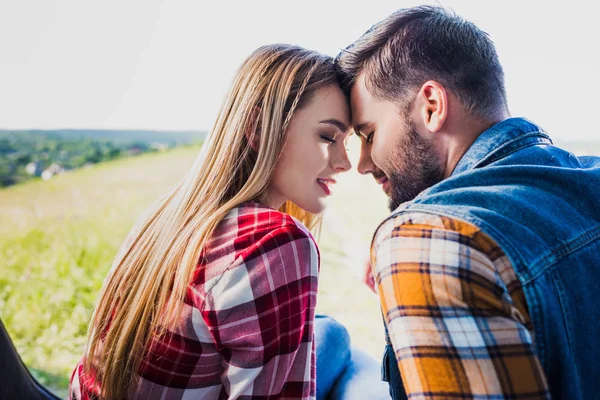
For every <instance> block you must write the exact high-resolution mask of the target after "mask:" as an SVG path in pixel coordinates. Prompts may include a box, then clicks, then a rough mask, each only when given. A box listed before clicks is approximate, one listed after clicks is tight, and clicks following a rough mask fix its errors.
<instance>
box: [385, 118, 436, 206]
mask: <svg viewBox="0 0 600 400" xmlns="http://www.w3.org/2000/svg"><path fill="white" fill-rule="evenodd" d="M406 121H408V122H407V124H406V129H405V130H404V132H401V133H400V135H399V136H398V141H397V142H396V144H395V146H394V152H393V155H392V157H393V158H392V160H391V163H390V172H389V175H388V179H389V180H390V200H389V208H390V211H393V210H395V209H396V208H398V206H399V205H400V204H402V203H404V202H406V201H410V200H412V199H414V198H415V197H417V195H418V194H419V193H421V192H422V191H423V190H425V189H427V188H429V187H431V186H433V185H435V184H436V183H438V182H440V181H441V180H442V179H443V176H444V171H443V170H442V166H441V165H440V162H439V158H438V155H437V153H436V151H435V149H434V148H433V145H432V144H431V143H430V142H429V141H428V140H426V139H424V138H422V137H421V136H419V134H418V133H417V130H416V129H415V125H414V123H413V121H411V120H410V119H406Z"/></svg>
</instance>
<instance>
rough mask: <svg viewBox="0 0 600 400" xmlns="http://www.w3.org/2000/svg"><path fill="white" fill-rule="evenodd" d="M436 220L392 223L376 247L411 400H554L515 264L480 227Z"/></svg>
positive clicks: (384, 299)
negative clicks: (516, 274)
mask: <svg viewBox="0 0 600 400" xmlns="http://www.w3.org/2000/svg"><path fill="white" fill-rule="evenodd" d="M436 218H437V222H435V223H434V222H433V219H435V218H433V219H432V218H429V219H430V220H429V221H426V222H427V223H422V221H421V222H419V221H416V220H418V218H415V220H411V218H407V217H406V216H404V217H395V218H393V219H390V220H388V221H386V222H385V223H384V224H383V225H382V226H381V227H380V228H379V229H378V232H377V233H376V236H375V238H374V241H373V246H372V253H371V256H372V265H373V268H374V271H373V272H374V275H375V277H376V282H377V285H378V289H379V294H380V298H381V304H382V310H383V313H384V317H385V322H386V325H387V328H388V331H389V339H390V341H391V343H392V345H393V348H394V351H395V354H396V359H397V360H398V365H399V369H400V372H401V374H402V380H403V382H404V385H405V390H406V393H407V395H408V397H409V398H411V399H434V398H436V399H437V398H444V399H463V398H476V399H488V398H494V399H501V398H512V399H538V398H550V394H549V390H548V386H547V382H546V379H545V376H544V373H543V371H542V368H541V365H540V362H539V360H538V359H537V357H536V355H535V349H534V345H533V342H532V335H531V333H532V332H531V323H530V321H529V316H528V312H527V308H526V304H525V303H524V297H523V296H522V291H521V289H520V286H519V283H518V281H517V279H516V276H515V275H514V270H513V269H512V266H511V265H510V262H509V260H508V258H507V257H506V256H505V255H504V253H503V252H502V250H501V249H500V248H499V247H498V246H497V245H496V244H495V242H494V241H493V240H492V239H491V238H489V237H488V236H486V235H484V234H483V233H481V232H480V231H479V230H478V229H477V228H476V227H474V226H472V225H470V224H467V223H463V222H460V221H456V220H451V219H444V218H440V217H436ZM507 281H508V282H507Z"/></svg>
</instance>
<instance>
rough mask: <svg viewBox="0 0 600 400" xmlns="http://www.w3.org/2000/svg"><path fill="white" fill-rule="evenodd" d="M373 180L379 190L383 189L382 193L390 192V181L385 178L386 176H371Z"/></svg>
mask: <svg viewBox="0 0 600 400" xmlns="http://www.w3.org/2000/svg"><path fill="white" fill-rule="evenodd" d="M373 177H374V178H375V181H376V182H377V184H378V185H381V188H382V189H383V191H384V192H385V193H386V194H389V190H390V181H389V179H388V178H387V176H385V175H384V176H381V177H376V176H373Z"/></svg>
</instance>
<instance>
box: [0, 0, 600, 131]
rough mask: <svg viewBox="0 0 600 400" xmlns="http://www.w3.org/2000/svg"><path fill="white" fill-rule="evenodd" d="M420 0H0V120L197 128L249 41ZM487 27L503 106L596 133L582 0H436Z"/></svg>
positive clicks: (326, 27) (326, 44) (594, 70)
mask: <svg viewBox="0 0 600 400" xmlns="http://www.w3.org/2000/svg"><path fill="white" fill-rule="evenodd" d="M421 3H431V2H427V1H422V2H415V1H363V2H355V3H354V5H350V2H348V1H335V2H334V1H326V0H320V1H296V2H289V1H288V2H283V1H239V2H234V1H223V2H218V3H217V2H208V1H202V0H162V1H161V0H135V1H134V0H97V1H91V0H0V58H1V59H0V71H1V73H0V129H14V128H20V129H28V128H42V129H57V128H107V129H108V128H114V129H120V128H126V129H137V128H140V129H168V130H173V129H176V130H179V129H186V130H187V129H192V130H208V129H210V127H211V126H212V124H213V122H214V120H215V118H216V115H217V112H218V109H219V107H220V105H221V101H222V99H223V96H224V94H225V92H226V91H227V89H228V87H229V84H230V82H231V79H232V76H233V74H234V72H235V70H236V69H237V67H238V66H239V65H240V63H241V62H242V61H243V59H244V58H245V57H246V56H247V55H248V54H249V53H250V52H252V51H253V50H254V49H255V48H257V47H258V46H260V45H263V44H268V43H294V44H299V45H302V46H304V47H308V48H311V49H315V50H319V51H321V52H324V53H327V54H330V55H335V54H337V52H338V51H339V50H340V49H341V48H343V47H346V46H347V45H348V44H350V43H351V42H352V41H354V40H355V39H356V38H358V37H359V36H360V35H361V34H362V33H363V32H364V31H366V30H367V29H368V28H369V27H370V26H371V25H372V24H373V23H375V22H377V21H379V20H381V19H383V18H385V17H386V16H387V15H388V14H390V13H391V12H393V11H395V10H396V9H398V8H402V7H407V6H411V5H416V4H421ZM439 3H440V4H442V5H444V6H447V7H450V8H452V9H454V10H455V11H456V12H457V13H458V14H460V15H462V16H464V17H465V18H467V19H469V20H471V21H473V22H474V23H476V24H477V25H478V26H479V27H480V28H482V29H483V30H485V31H487V32H488V33H489V34H490V35H491V37H492V39H493V40H494V42H495V43H496V45H497V49H498V53H499V56H500V61H501V62H502V64H503V65H504V69H505V75H506V84H507V91H508V100H509V107H510V111H511V113H512V115H513V116H525V117H527V118H529V119H531V120H533V121H534V122H537V123H538V124H540V125H542V127H543V128H545V129H546V131H548V133H549V134H550V136H552V137H554V138H555V139H559V140H596V139H597V140H600V134H599V133H600V129H599V128H598V123H597V118H599V115H600V100H598V99H599V97H600V96H599V95H600V76H599V72H600V57H599V49H600V45H599V44H598V39H599V38H600V27H599V24H600V22H599V21H598V19H597V17H596V14H595V13H594V12H592V11H591V9H590V8H591V6H590V5H588V4H590V3H591V2H584V1H560V2H556V3H554V2H553V3H550V2H547V1H525V0H522V1H512V0H511V1H493V2H492V1H466V0H465V1H444V0H440V1H439Z"/></svg>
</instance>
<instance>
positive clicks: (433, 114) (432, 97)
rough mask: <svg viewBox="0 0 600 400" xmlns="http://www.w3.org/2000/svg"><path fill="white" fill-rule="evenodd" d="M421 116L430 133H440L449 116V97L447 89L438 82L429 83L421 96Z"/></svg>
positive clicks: (423, 88)
mask: <svg viewBox="0 0 600 400" xmlns="http://www.w3.org/2000/svg"><path fill="white" fill-rule="evenodd" d="M417 98H418V99H419V102H418V104H419V106H420V108H419V116H420V117H421V121H422V123H423V125H424V126H425V127H426V128H427V130H429V132H432V133H435V132H439V131H440V129H442V126H443V125H444V122H446V117H447V116H448V96H447V93H446V89H444V87H443V86H442V85H440V84H439V83H438V82H436V81H427V82H425V83H424V84H423V86H421V90H419V94H418V95H417Z"/></svg>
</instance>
